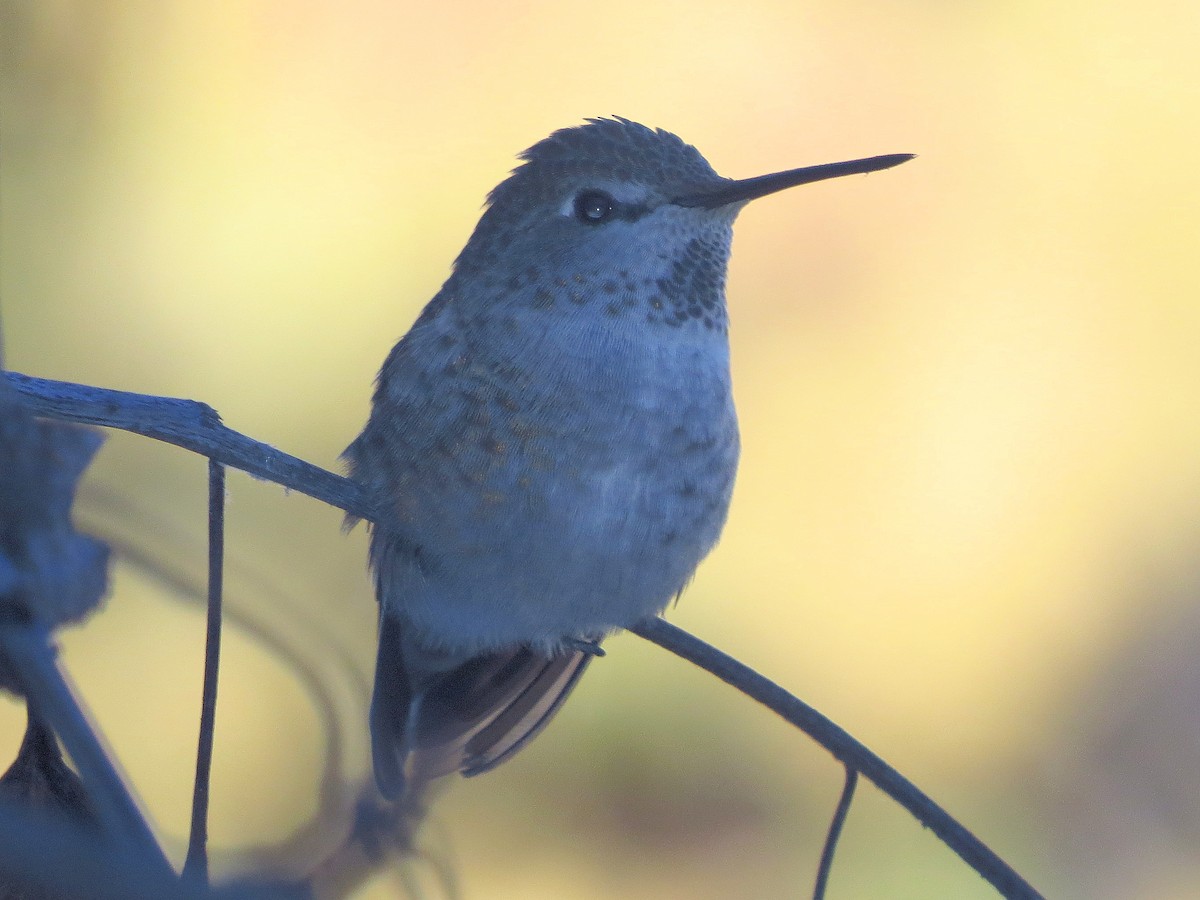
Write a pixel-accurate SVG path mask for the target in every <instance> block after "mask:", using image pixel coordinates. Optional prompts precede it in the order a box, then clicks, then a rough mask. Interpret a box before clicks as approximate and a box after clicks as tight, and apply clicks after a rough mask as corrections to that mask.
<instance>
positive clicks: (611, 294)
mask: <svg viewBox="0 0 1200 900" xmlns="http://www.w3.org/2000/svg"><path fill="white" fill-rule="evenodd" d="M521 158H522V160H523V161H524V162H523V164H522V165H520V166H519V167H518V168H517V169H515V170H514V171H513V173H512V175H510V176H509V177H508V179H506V180H505V181H504V182H502V183H501V184H500V185H499V186H498V187H497V188H496V189H495V190H493V191H492V192H491V194H490V195H489V197H488V203H487V208H486V210H485V212H484V213H483V216H482V218H481V219H480V221H479V224H478V225H477V226H476V228H475V231H474V233H473V234H472V235H471V239H470V240H469V241H468V242H467V246H466V247H465V248H464V249H463V251H462V253H461V254H460V255H459V257H458V259H457V260H456V262H455V264H454V268H453V272H452V274H451V275H450V278H449V280H448V281H447V282H446V283H445V285H444V286H443V287H442V289H441V290H440V291H439V292H438V294H437V296H435V297H434V298H433V300H432V301H431V302H430V303H429V305H428V306H426V307H425V310H424V311H423V312H422V313H421V315H420V316H419V317H418V319H417V321H416V323H415V324H414V325H413V327H412V329H411V330H410V331H409V332H408V334H406V335H405V336H404V337H403V338H402V339H401V340H400V342H399V343H398V344H396V346H395V347H394V348H393V350H392V352H391V353H390V354H389V355H388V358H387V360H386V361H385V362H384V364H383V368H382V370H381V371H380V373H379V378H378V382H377V385H376V390H375V395H374V401H373V405H372V409H371V415H370V420H369V421H368V422H367V425H366V428H364V429H363V432H362V434H361V435H360V436H359V437H358V438H357V439H356V440H355V441H354V443H352V444H351V445H350V447H349V448H348V449H347V450H346V457H347V459H348V462H349V468H350V473H351V477H352V478H354V479H355V480H356V481H357V482H359V483H360V484H361V485H362V486H363V487H364V488H365V489H366V491H367V492H368V494H369V496H371V497H372V498H373V499H374V501H375V505H376V506H377V507H378V508H379V510H380V517H379V520H378V521H377V522H375V524H374V526H373V528H372V531H371V542H370V543H371V551H370V558H371V566H372V569H373V571H374V575H375V585H376V596H377V598H378V600H379V655H378V659H377V662H376V668H375V685H374V695H373V698H372V701H371V714H370V722H371V744H372V753H373V757H374V765H375V780H376V783H377V784H378V786H379V789H380V791H381V792H382V793H383V794H384V795H385V796H386V797H388V798H392V799H396V798H399V797H401V796H403V795H404V794H405V793H406V791H407V792H408V793H410V794H414V793H416V792H417V791H419V790H420V788H421V787H422V786H423V785H424V784H425V783H427V782H428V781H429V780H430V779H432V778H436V777H439V776H442V775H447V774H450V773H453V772H462V773H463V774H464V775H475V774H478V773H480V772H485V771H487V770H488V769H491V768H493V767H494V766H496V765H498V764H499V763H501V762H502V761H504V760H505V759H507V758H508V757H510V756H511V755H512V754H513V753H515V752H516V751H517V750H519V749H520V748H521V747H522V746H524V745H525V744H526V743H527V742H528V741H529V740H530V739H531V738H533V737H534V736H535V735H536V734H537V733H538V732H540V731H541V729H542V728H543V727H544V726H545V725H546V723H547V722H548V721H549V719H550V718H551V717H552V716H553V715H554V713H555V712H556V711H557V710H558V708H559V707H560V706H561V704H562V702H563V700H564V699H565V698H566V696H567V694H568V693H569V692H570V690H571V688H572V687H573V686H574V685H575V683H576V681H578V679H579V676H580V675H581V674H582V673H583V671H584V669H585V668H586V667H587V664H588V662H589V661H590V660H591V658H592V657H593V656H595V655H601V654H602V651H601V650H600V647H599V642H600V641H601V640H602V639H603V638H604V637H605V636H606V635H608V634H609V633H611V632H613V631H614V630H617V629H620V628H625V627H628V626H630V625H632V624H634V623H636V622H638V621H639V620H641V619H643V618H645V617H647V616H653V615H656V614H658V613H660V612H661V611H662V610H663V609H664V608H665V607H666V606H667V604H668V603H669V602H670V601H671V599H672V598H673V597H676V596H677V595H678V594H679V593H680V592H681V591H682V590H683V588H684V586H685V585H686V584H687V582H688V580H689V579H690V578H691V577H692V573H693V572H695V570H696V566H697V565H699V563H700V561H701V560H702V559H703V558H704V557H705V556H706V555H707V554H708V552H709V551H710V550H711V549H712V547H713V545H714V544H716V542H717V538H718V537H719V536H720V534H721V528H722V526H723V525H724V524H725V516H726V512H727V511H728V509H729V498H730V494H731V491H732V489H733V480H734V474H735V472H736V470H737V461H738V427H737V418H736V416H735V413H734V408H733V398H732V394H731V391H730V378H729V341H728V318H727V313H726V308H725V270H726V262H727V260H728V258H729V248H730V242H731V239H732V225H733V220H734V218H735V217H736V216H737V214H738V212H739V211H740V210H741V208H742V207H743V206H745V204H746V203H747V202H748V201H750V200H753V199H754V198H756V197H761V196H763V195H765V194H769V193H773V192H775V191H779V190H782V189H783V188H788V187H792V186H794V185H798V184H806V183H808V182H811V181H819V180H821V179H825V178H835V177H838V176H841V175H850V174H855V173H863V172H872V171H876V170H879V169H886V168H889V167H891V166H895V165H898V164H899V163H902V162H904V161H906V160H908V159H910V158H911V157H910V156H909V155H907V154H901V155H892V156H877V157H872V158H871V159H861V160H854V161H851V162H842V163H832V164H829V165H821V166H811V167H808V168H802V169H792V170H790V171H786V172H779V173H776V174H773V175H764V176H761V177H759V178H748V179H745V180H741V181H734V180H731V179H728V178H722V177H721V176H719V175H718V174H717V173H716V172H715V171H714V170H713V169H712V167H711V166H710V165H709V164H708V163H707V162H706V161H705V159H704V157H702V156H701V155H700V153H699V152H698V151H697V150H696V149H695V148H694V147H691V146H689V145H688V144H685V143H684V142H683V141H682V140H680V139H679V138H678V137H676V136H675V135H673V134H670V133H668V132H666V131H662V130H654V129H651V128H647V127H645V126H643V125H639V124H637V123H636V122H631V121H629V120H627V119H621V118H614V119H590V120H588V122H587V124H585V125H582V126H579V127H575V128H566V129H563V130H561V131H557V132H555V133H554V134H552V135H550V137H548V138H546V139H545V140H543V141H541V142H539V143H537V144H535V145H534V146H533V147H531V148H530V149H528V150H526V151H525V153H524V154H522V157H521Z"/></svg>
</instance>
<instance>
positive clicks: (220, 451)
mask: <svg viewBox="0 0 1200 900" xmlns="http://www.w3.org/2000/svg"><path fill="white" fill-rule="evenodd" d="M4 377H7V378H8V380H9V382H10V383H11V385H12V386H13V388H14V389H16V390H17V391H18V392H19V393H20V394H21V395H22V396H24V397H25V398H26V401H27V403H28V404H29V406H30V407H31V408H32V409H33V411H34V412H35V413H36V414H38V415H42V416H48V417H50V418H55V419H63V420H66V421H70V422H85V423H88V424H92V425H104V426H108V427H110V428H121V429H124V430H126V431H133V432H136V433H138V434H143V435H146V436H147V437H152V438H156V439H158V440H161V441H165V442H167V443H170V444H174V445H176V446H179V447H183V448H185V449H187V450H192V451H194V452H196V453H200V454H203V455H204V456H207V457H209V458H210V459H212V460H216V461H218V462H222V463H225V464H226V465H229V466H233V467H234V468H237V469H241V470H242V471H244V472H248V473H249V474H251V475H255V476H257V477H259V478H264V479H268V480H270V481H274V482H276V483H278V484H280V485H282V486H283V487H285V488H289V489H291V490H295V491H299V492H300V493H303V494H307V495H308V496H310V497H315V498H316V499H318V500H322V501H324V502H326V503H328V504H330V505H332V506H335V507H338V508H339V509H344V510H346V511H347V512H349V513H351V514H352V515H355V516H359V517H361V518H364V519H373V518H375V516H374V515H373V513H372V508H371V504H370V502H369V501H368V499H367V498H366V496H365V495H364V494H363V492H362V490H361V488H359V487H358V485H356V484H354V483H353V482H351V481H349V480H348V479H346V478H342V477H341V476H338V475H335V474H333V473H332V472H327V471H325V470H324V469H321V468H319V467H317V466H314V465H312V464H311V463H306V462H304V461H303V460H300V459H297V458H296V457H293V456H289V455H288V454H286V453H281V452H280V451H278V450H276V449H274V448H273V447H270V446H268V445H266V444H263V443H260V442H258V441H255V440H253V439H251V438H248V437H246V436H245V435H242V434H239V433H238V432H236V431H233V430H232V429H229V428H226V427H225V426H224V425H222V424H220V418H219V417H218V416H217V414H216V412H215V411H214V410H213V409H212V407H210V406H208V405H206V404H203V403H197V402H195V401H191V400H176V399H170V398H162V397H152V396H147V395H144V394H131V393H127V392H125V391H111V390H106V389H104V388H95V387H87V386H83V385H75V384H70V383H67V382H60V381H50V380H47V379H42V378H32V377H30V376H28V375H20V374H18V373H15V372H9V373H4ZM630 631H632V632H633V633H635V634H637V635H639V636H640V637H642V638H645V639H646V640H648V641H651V642H652V643H655V644H658V645H659V646H660V647H663V648H664V649H666V650H668V651H670V652H672V653H674V654H675V655H676V656H679V657H680V658H682V659H685V660H688V661H689V662H692V663H694V664H695V665H698V666H700V667H701V668H703V669H705V670H707V671H708V672H711V673H712V674H713V675H716V676H717V677H718V678H720V679H721V680H722V681H725V682H726V683H728V684H730V685H732V686H733V687H735V688H737V689H738V690H739V691H741V692H742V693H744V694H746V695H747V696H748V697H751V698H752V699H754V700H757V701H758V702H759V703H761V704H763V705H764V706H766V707H768V708H769V709H772V710H774V711H775V712H776V713H778V714H779V715H780V716H782V717H783V718H784V719H786V720H787V721H788V722H791V723H792V724H793V725H795V726H796V727H797V728H799V729H800V730H802V731H803V732H805V733H806V734H807V735H809V737H811V738H812V739H813V740H815V741H816V742H817V743H819V744H821V746H823V747H825V748H826V749H827V750H829V752H830V753H832V754H833V755H834V756H835V757H836V758H837V759H838V760H839V761H840V762H842V764H843V765H846V766H848V767H850V768H853V769H856V770H858V771H859V772H861V773H862V774H863V775H865V776H866V777H867V778H869V779H870V780H871V781H872V782H873V783H874V784H875V785H876V786H877V787H879V789H880V790H882V791H883V792H884V793H885V794H887V795H888V796H890V797H891V798H892V799H893V800H895V801H896V802H897V803H899V804H900V805H901V806H903V807H904V808H905V809H906V810H908V811H909V812H910V813H912V815H913V816H915V817H916V818H917V820H918V821H920V822H921V823H922V824H923V825H925V826H926V827H927V828H929V829H930V830H931V831H933V832H934V834H936V835H937V836H938V837H939V838H940V839H941V840H942V841H943V842H944V843H945V844H946V845H947V846H948V847H950V848H951V849H952V850H954V852H955V853H957V854H958V855H959V857H961V858H962V860H963V861H964V862H966V863H967V865H969V866H971V868H973V869H974V870H975V871H976V872H978V873H979V874H980V875H982V876H983V877H984V878H985V879H987V880H988V881H989V882H990V883H991V884H992V885H993V886H994V887H995V888H996V889H997V890H998V891H999V892H1000V893H1001V894H1002V895H1003V896H1005V897H1008V898H1014V900H1040V898H1041V895H1040V894H1039V893H1038V892H1037V891H1035V890H1034V889H1033V888H1032V887H1031V886H1030V885H1029V883H1028V882H1026V881H1025V880H1024V879H1023V878H1022V877H1021V876H1020V875H1018V874H1017V873H1016V872H1015V871H1014V870H1013V869H1012V867H1011V866H1009V865H1008V864H1007V863H1006V862H1004V860H1002V859H1001V858H1000V857H999V856H997V855H996V853H995V852H993V851H992V850H991V849H990V848H989V847H987V846H986V845H985V844H984V843H983V842H981V841H980V840H979V839H978V838H977V837H975V835H973V834H971V832H970V831H968V830H967V829H966V828H964V827H963V826H962V825H961V824H959V823H958V822H957V821H955V820H954V819H953V818H952V817H951V816H950V815H949V814H948V813H946V811H945V810H943V809H942V808H941V807H940V806H938V805H937V804H936V803H934V802H933V801H932V800H931V799H929V797H927V796H926V795H925V794H923V793H922V792H921V791H920V790H919V789H918V788H917V787H916V786H915V785H914V784H913V783H912V782H910V781H909V780H908V779H906V778H905V777H904V776H903V775H901V774H900V773H899V772H897V771H896V770H895V769H893V768H892V767H891V766H889V765H888V764H887V763H885V762H884V761H883V760H882V759H880V758H879V757H878V756H876V755H875V754H874V753H872V752H871V751H870V750H868V749H867V748H866V747H865V746H864V745H863V744H861V743H860V742H858V741H857V740H855V739H854V738H853V737H851V736H850V734H849V733H847V732H846V731H845V730H844V729H842V728H840V727H839V726H837V725H836V724H834V723H833V722H832V721H831V720H829V719H828V718H826V717H825V716H823V715H821V714H820V713H819V712H817V711H816V710H814V709H813V708H812V707H810V706H808V705H807V704H805V703H803V702H802V701H801V700H799V699H798V698H797V697H794V696H793V695H791V694H789V693H788V692H787V691H785V690H784V689H783V688H781V687H780V686H779V685H777V684H775V683H774V682H772V681H770V680H769V679H767V678H764V677H763V676H761V675H759V674H758V673H757V672H755V671H754V670H753V669H751V668H749V667H748V666H746V665H745V664H743V663H740V662H738V661H737V660H735V659H733V658H732V657H730V656H728V655H727V654H725V653H722V652H721V651H720V650H717V649H716V648H715V647H712V646H710V645H709V644H706V643H705V642H703V641H701V640H699V639H698V638H695V637H693V636H692V635H690V634H688V633H687V632H686V631H684V630H683V629H681V628H677V627H676V626H674V625H671V624H669V623H668V622H666V621H665V620H663V619H658V618H654V619H648V620H645V621H643V622H640V623H638V624H637V625H635V626H634V627H633V628H631V629H630Z"/></svg>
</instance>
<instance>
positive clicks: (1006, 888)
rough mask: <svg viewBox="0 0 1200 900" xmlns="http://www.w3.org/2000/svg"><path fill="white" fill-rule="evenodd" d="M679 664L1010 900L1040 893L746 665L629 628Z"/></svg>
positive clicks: (698, 644) (669, 631) (649, 625)
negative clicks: (827, 762)
mask: <svg viewBox="0 0 1200 900" xmlns="http://www.w3.org/2000/svg"><path fill="white" fill-rule="evenodd" d="M629 630H630V631H632V632H633V633H634V634H636V635H638V636H639V637H643V638H645V639H646V640H648V641H650V642H652V643H655V644H658V646H660V647H662V648H663V649H664V650H669V651H671V652H672V653H674V654H675V655H676V656H678V657H680V658H681V659H685V660H687V661H688V662H690V663H694V664H695V665H697V666H699V667H700V668H702V669H705V670H706V671H708V672H711V673H712V674H713V675H716V676H717V677H718V678H720V679H721V680H722V681H724V682H725V683H726V684H728V685H730V686H731V687H734V688H736V689H737V690H739V691H741V692H742V693H743V694H745V695H746V696H747V697H750V698H751V699H753V700H757V701H758V702H759V703H761V704H762V705H763V706H765V707H767V708H768V709H770V710H773V711H774V712H776V713H778V714H779V715H780V716H782V717H783V718H784V719H786V720H787V721H788V722H790V723H791V724H793V725H795V726H796V727H797V728H799V729H800V730H801V731H803V732H804V733H805V734H807V735H808V736H809V737H811V738H812V739H813V740H814V741H816V742H817V743H818V744H820V745H821V746H822V747H824V748H825V749H826V750H828V751H829V752H830V753H832V754H833V755H834V756H835V757H836V758H837V759H838V761H839V762H841V763H842V764H843V765H845V766H848V767H850V768H853V769H857V770H858V771H859V772H861V773H862V774H863V775H866V776H867V777H868V778H869V779H871V781H872V782H874V783H875V785H876V787H878V788H879V789H880V790H881V791H883V792H884V793H885V794H887V795H888V796H889V797H891V798H892V799H893V800H895V801H896V802H897V803H899V804H900V805H901V806H903V807H904V808H905V809H907V810H908V811H909V812H910V813H912V814H913V816H915V817H916V819H917V821H919V822H920V823H921V824H922V825H924V826H925V827H926V828H928V829H929V830H930V831H932V832H933V833H934V834H936V835H937V836H938V837H939V838H940V839H941V840H942V842H943V843H945V844H946V846H948V847H949V848H950V849H951V850H953V851H954V852H955V853H957V854H958V855H959V856H960V857H961V858H962V860H963V862H965V863H966V864H967V865H969V866H970V867H971V868H972V869H974V870H975V871H976V872H978V873H979V874H980V875H982V876H983V877H984V878H986V879H987V880H988V881H989V882H991V884H992V886H993V887H995V888H996V890H998V891H999V892H1000V893H1001V894H1002V895H1003V896H1005V897H1008V898H1013V900H1039V898H1041V896H1042V895H1041V894H1039V893H1038V892H1037V891H1035V890H1034V889H1033V888H1032V887H1031V886H1030V884H1029V883H1028V882H1027V881H1025V879H1024V878H1022V877H1021V876H1020V875H1018V874H1017V873H1016V872H1015V871H1014V870H1013V868H1012V867H1011V866H1010V865H1009V864H1008V863H1006V862H1005V861H1004V860H1002V859H1001V858H1000V857H999V856H997V855H996V853H995V852H994V851H993V850H992V849H991V848H990V847H988V846H987V845H986V844H984V843H983V842H982V841H981V840H979V838H977V837H975V835H973V834H971V832H970V831H968V830H967V829H966V828H964V827H963V826H962V825H960V824H959V823H958V822H957V821H955V820H954V819H953V818H951V816H950V814H949V813H947V812H946V811H945V810H944V809H942V808H941V807H940V806H938V805H937V804H936V803H934V802H933V801H932V800H931V799H930V798H929V797H927V796H926V795H925V794H924V793H922V792H921V790H920V789H919V788H917V786H916V785H914V784H913V783H912V782H911V781H909V780H908V779H907V778H905V777H904V776H903V775H901V774H900V773H899V772H897V771H896V770H895V769H893V768H892V767H891V766H889V765H888V764H887V763H886V762H884V761H883V760H882V759H880V758H879V757H878V756H876V755H875V754H874V753H872V752H871V751H870V750H868V749H867V747H866V746H865V745H863V744H861V743H860V742H859V741H857V740H855V739H854V738H853V737H852V736H851V735H850V734H849V732H847V731H846V730H845V729H843V728H841V727H840V726H838V725H836V724H835V723H834V722H832V721H831V720H830V719H828V718H826V717H825V716H823V715H821V713H819V712H817V711H816V710H815V709H813V708H812V707H811V706H809V705H808V704H807V703H805V702H804V701H802V700H801V699H800V698H798V697H795V696H793V695H792V694H789V693H788V692H787V691H785V690H784V689H783V688H781V687H780V686H779V685H777V684H776V683H775V682H773V681H771V680H770V679H768V678H765V677H763V676H762V675H759V674H758V673H757V672H755V671H754V670H753V669H751V668H750V667H749V666H747V665H746V664H745V663H741V662H738V661H737V660H736V659H734V658H733V657H732V656H729V655H728V654H726V653H723V652H722V651H720V650H718V649H717V648H716V647H714V646H712V645H711V644H706V643H705V642H704V641H702V640H700V639H699V638H697V637H693V636H692V635H690V634H688V633H687V632H686V631H684V630H683V629H682V628H679V627H678V626H675V625H672V624H671V623H670V622H668V621H666V620H665V619H660V618H657V617H654V618H650V619H644V620H642V621H641V622H639V623H638V624H636V625H634V626H633V627H632V628H630V629H629Z"/></svg>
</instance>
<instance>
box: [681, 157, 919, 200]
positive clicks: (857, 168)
mask: <svg viewBox="0 0 1200 900" xmlns="http://www.w3.org/2000/svg"><path fill="white" fill-rule="evenodd" d="M915 155H916V154H913V153H891V154H889V155H887V156H872V157H870V158H869V159H851V160H848V161H847V162H836V163H825V164H824V165H820V166H804V167H803V168H801V169H788V170H787V171H786V172H775V173H774V174H772V175H759V176H758V177H757V178H743V179H741V180H740V181H732V180H730V181H725V182H723V183H721V184H718V185H716V186H715V187H713V188H711V189H708V190H702V191H698V192H697V193H694V194H684V195H683V196H682V197H676V198H675V199H674V200H672V201H671V202H672V203H674V204H675V205H676V206H703V207H705V208H706V209H716V208H717V207H718V206H728V205H729V204H731V203H745V202H747V201H749V200H753V199H755V198H756V197H764V196H766V195H767V194H773V193H775V192H776V191H782V190H783V189H784V188H790V187H795V186H796V185H798V184H809V183H810V182H813V181H824V180H825V179H826V178H841V177H842V176H843V175H862V174H864V173H866V172H878V171H879V170H880V169H890V168H891V167H892V166H898V165H900V163H904V162H908V161H909V160H910V159H912V158H913V157H914V156H915Z"/></svg>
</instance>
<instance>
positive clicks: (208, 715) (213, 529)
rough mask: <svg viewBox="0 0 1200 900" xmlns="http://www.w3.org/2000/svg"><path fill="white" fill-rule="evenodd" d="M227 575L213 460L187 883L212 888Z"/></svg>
mask: <svg viewBox="0 0 1200 900" xmlns="http://www.w3.org/2000/svg"><path fill="white" fill-rule="evenodd" d="M224 571H225V467H224V466H223V465H221V464H220V463H218V462H214V461H212V460H211V459H210V460H209V461H208V619H207V626H206V633H205V641H204V687H203V688H202V690H201V699H200V739H199V743H198V746H197V747H196V781H195V784H194V785H193V789H192V830H191V835H190V837H189V838H188V852H187V860H186V861H185V862H184V864H183V877H184V879H185V880H186V879H194V880H195V881H196V882H197V883H199V884H202V885H204V884H208V792H209V785H210V783H211V776H212V755H213V737H214V730H215V727H216V719H217V673H218V671H219V670H220V666H221V598H222V586H223V582H224V578H223V576H224Z"/></svg>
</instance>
